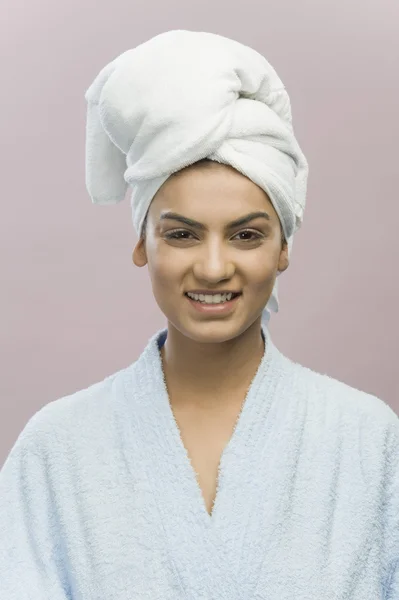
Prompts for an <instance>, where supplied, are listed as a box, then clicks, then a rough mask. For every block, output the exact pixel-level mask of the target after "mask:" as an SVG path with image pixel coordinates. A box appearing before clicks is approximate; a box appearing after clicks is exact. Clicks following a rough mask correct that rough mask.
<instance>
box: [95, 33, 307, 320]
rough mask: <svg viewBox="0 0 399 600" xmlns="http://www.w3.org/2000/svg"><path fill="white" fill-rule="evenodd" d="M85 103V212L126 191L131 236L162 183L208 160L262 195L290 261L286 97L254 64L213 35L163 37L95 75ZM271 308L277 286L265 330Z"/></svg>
mask: <svg viewBox="0 0 399 600" xmlns="http://www.w3.org/2000/svg"><path fill="white" fill-rule="evenodd" d="M85 98H86V100H87V102H88V107H87V131H86V136H87V137H86V186H87V189H88V192H89V195H90V197H91V199H92V201H93V203H96V204H115V203H117V202H120V201H121V200H123V199H124V197H125V195H126V191H127V187H128V185H130V186H131V187H132V193H131V205H132V215H133V224H134V227H135V229H136V231H137V233H138V235H140V234H141V227H142V225H143V222H144V218H145V215H146V213H147V210H148V208H149V206H150V203H151V200H152V199H153V197H154V196H155V194H156V192H157V191H158V190H159V188H160V187H161V186H162V184H163V183H164V182H165V181H166V180H167V179H168V178H169V177H170V175H171V174H172V173H174V172H176V171H179V170H180V169H182V168H183V167H185V166H188V165H190V164H192V163H195V162H196V161H198V160H200V159H202V158H209V159H211V160H214V161H217V162H219V163H224V164H228V165H231V166H232V167H234V168H235V169H237V170H238V171H240V172H241V173H242V174H244V175H246V176H247V177H248V178H249V179H251V180H252V181H253V182H254V183H256V184H257V185H258V186H259V187H261V188H262V189H263V190H264V191H265V192H266V193H267V194H268V196H269V198H270V201H271V202H272V204H273V206H274V208H275V210H276V212H277V214H278V216H279V218H280V221H281V224H282V228H283V231H284V235H285V238H286V240H287V242H288V250H289V255H290V254H291V250H292V243H293V235H294V233H295V232H296V231H297V230H298V228H299V227H300V225H301V224H302V220H303V212H304V208H305V201H306V187H307V177H308V164H307V161H306V158H305V156H304V154H303V153H302V151H301V149H300V147H299V145H298V142H297V140H296V138H295V135H294V132H293V127H292V115H291V103H290V99H289V96H288V93H287V91H286V89H285V87H284V84H283V83H282V81H281V79H280V78H279V77H278V75H277V73H276V71H275V70H274V69H273V67H272V66H271V65H270V64H269V62H268V61H267V60H266V59H265V58H264V57H263V56H262V55H261V54H259V53H258V52H256V51H255V50H253V49H252V48H250V47H248V46H245V45H243V44H240V43H238V42H236V41H234V40H231V39H228V38H225V37H222V36H220V35H216V34H212V33H205V32H196V31H185V30H176V31H168V32H165V33H162V34H160V35H157V36H155V37H154V38H152V39H150V40H149V41H147V42H145V43H143V44H141V45H139V46H137V47H136V48H133V49H131V50H128V51H127V52H124V53H123V54H121V55H120V56H118V57H117V58H116V59H114V60H113V61H112V62H110V63H109V64H108V65H106V66H105V67H104V68H103V69H101V71H100V73H99V74H98V75H97V77H96V78H95V79H94V81H93V83H92V84H91V85H90V87H89V89H88V90H87V92H86V94H85ZM278 307H279V306H278V286H277V280H276V282H275V286H274V288H273V292H272V294H271V297H270V299H269V302H268V303H267V305H266V307H265V310H264V314H263V319H262V320H263V322H264V323H267V321H268V320H269V318H270V310H272V311H274V312H277V311H278Z"/></svg>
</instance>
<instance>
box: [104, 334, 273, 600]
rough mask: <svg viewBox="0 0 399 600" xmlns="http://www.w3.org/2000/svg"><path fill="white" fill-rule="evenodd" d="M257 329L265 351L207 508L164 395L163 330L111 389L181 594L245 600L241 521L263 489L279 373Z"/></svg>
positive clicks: (254, 518)
mask: <svg viewBox="0 0 399 600" xmlns="http://www.w3.org/2000/svg"><path fill="white" fill-rule="evenodd" d="M262 332H263V334H264V340H265V350H264V354H263V357H262V359H261V361H260V364H259V366H258V369H257V371H256V374H255V376H254V377H253V379H252V382H251V384H250V386H249V389H248V391H247V394H246V397H245V401H244V402H243V405H242V409H241V412H240V415H239V417H238V419H237V422H236V426H235V428H234V432H233V435H232V436H231V438H230V441H229V442H228V444H227V446H226V447H225V449H224V451H223V453H222V456H221V459H220V465H219V477H218V487H217V493H216V497H215V502H214V505H213V510H212V513H211V515H210V514H209V513H208V511H207V508H206V504H205V500H204V498H203V495H202V491H201V488H200V485H199V482H198V480H197V477H196V474H195V471H194V469H193V466H192V464H191V461H190V459H189V456H188V453H187V450H186V448H185V446H184V443H183V441H182V437H181V434H180V430H179V427H178V425H177V422H176V420H175V417H174V415H173V411H172V408H171V405H170V401H169V396H168V392H167V386H166V382H165V377H164V372H163V368H162V357H161V353H160V348H161V346H162V344H163V343H164V341H165V339H166V336H167V329H163V330H160V331H158V332H157V333H156V334H155V335H154V336H153V337H152V338H151V340H150V341H149V343H148V344H147V347H146V349H145V350H144V352H143V353H142V354H141V356H140V357H139V358H138V360H137V361H136V362H134V363H133V364H132V365H130V367H128V368H127V369H125V370H124V371H123V374H122V377H121V378H120V380H119V381H118V383H117V388H116V390H115V392H116V394H117V396H118V397H119V395H121V397H123V398H124V402H125V411H126V421H125V422H124V423H123V424H122V429H123V431H124V435H125V436H126V437H125V438H124V443H125V444H126V448H127V449H128V452H127V453H126V460H127V464H128V466H129V469H130V471H131V473H132V476H135V473H136V472H137V469H138V468H140V471H141V472H142V474H143V476H145V479H146V481H147V484H148V485H149V486H150V488H151V489H152V493H153V498H154V502H155V506H156V509H157V514H158V520H159V528H160V532H159V533H160V535H163V536H164V539H165V544H166V548H167V555H168V556H169V558H170V561H171V565H172V566H173V572H174V577H175V579H176V581H178V582H179V584H178V585H179V587H180V592H182V591H183V596H182V597H187V598H194V597H195V598H200V597H201V598H203V597H204V595H203V593H204V589H205V588H206V590H207V591H206V598H207V600H245V599H246V598H248V597H249V596H248V592H249V590H252V589H253V588H254V586H255V584H256V581H252V580H251V581H250V582H246V583H245V585H244V587H243V584H241V586H239V585H238V581H239V579H238V573H239V571H240V568H241V565H242V562H243V561H244V562H245V560H246V555H247V553H248V552H250V546H248V544H251V538H250V537H247V535H246V534H247V531H248V528H250V529H251V530H253V529H256V527H257V526H258V512H257V510H258V509H257V504H258V502H259V495H263V494H265V493H267V485H268V483H267V480H265V478H263V477H261V478H259V477H260V475H259V470H261V469H262V468H263V467H262V461H261V460H260V456H261V455H262V454H263V453H265V452H266V453H267V452H268V451H269V450H268V448H269V444H270V443H271V441H270V440H271V438H270V437H269V436H268V435H267V428H268V427H271V426H272V422H273V418H272V417H270V416H269V413H270V409H271V406H272V403H273V400H274V399H275V398H276V397H277V395H278V394H277V393H276V388H277V386H278V385H279V380H280V378H281V376H282V371H281V369H280V365H281V363H280V358H281V357H282V355H281V354H280V353H279V351H278V350H277V348H276V347H275V346H274V344H273V342H272V340H271V338H270V334H269V332H268V330H267V328H266V327H264V326H263V325H262ZM265 379H267V380H268V381H267V384H265ZM273 414H274V413H273ZM127 415H129V418H127ZM255 481H257V482H258V483H257V485H256V487H255V488H254V485H253V484H254V482H255ZM265 486H266V487H265ZM244 588H245V589H244Z"/></svg>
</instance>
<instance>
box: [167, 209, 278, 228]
mask: <svg viewBox="0 0 399 600" xmlns="http://www.w3.org/2000/svg"><path fill="white" fill-rule="evenodd" d="M260 217H262V218H263V219H267V220H268V221H271V218H270V215H269V214H268V213H267V212H263V211H260V212H251V213H249V214H248V215H245V216H244V217H240V218H239V219H236V220H235V221H231V222H230V223H227V225H226V229H233V227H240V226H241V225H246V224H247V223H249V222H250V221H253V220H254V219H259V218H260ZM160 219H161V221H164V220H166V219H170V220H173V221H180V223H184V224H185V225H189V226H190V227H193V228H194V229H199V230H201V231H206V230H207V229H208V228H207V227H206V225H204V224H203V223H200V222H199V221H194V220H193V219H189V218H188V217H185V216H183V215H179V214H178V213H175V212H163V213H161V217H160Z"/></svg>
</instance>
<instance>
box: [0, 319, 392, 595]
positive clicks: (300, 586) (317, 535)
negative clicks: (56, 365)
mask: <svg viewBox="0 0 399 600" xmlns="http://www.w3.org/2000/svg"><path fill="white" fill-rule="evenodd" d="M166 333H167V332H166V330H161V331H159V332H157V333H156V334H155V335H154V336H153V337H152V338H151V340H150V341H149V343H148V346H147V347H146V349H145V350H144V352H143V353H142V355H141V356H140V357H139V359H138V360H137V361H136V362H135V363H133V364H132V365H130V366H128V367H127V368H126V369H122V370H121V371H119V372H117V373H115V374H113V375H111V376H110V377H108V378H106V379H105V380H104V381H102V382H99V383H96V384H94V385H92V386H90V387H89V388H87V389H85V390H81V391H78V392H76V393H75V394H72V395H70V396H67V397H64V398H61V399H58V400H56V401H54V402H52V403H50V404H48V405H46V406H45V407H44V408H43V409H41V410H40V411H39V412H38V413H36V415H35V416H33V417H32V419H31V420H30V421H29V423H28V424H27V425H26V427H25V429H24V430H23V432H22V433H21V435H20V437H19V438H18V441H17V442H16V444H15V446H14V447H13V449H12V451H11V453H10V455H9V457H8V459H7V461H6V463H5V466H4V468H3V470H2V471H1V475H0V515H1V519H0V598H2V599H3V598H4V600H28V599H29V600H67V599H68V600H133V599H134V600H141V599H143V600H144V599H148V600H158V599H159V600H160V599H162V600H182V599H187V600H252V599H253V600H266V599H267V600H293V599H295V600H388V599H389V600H397V599H398V598H399V566H398V565H399V560H398V559H399V449H398V440H399V426H398V417H397V416H396V415H395V413H394V412H393V411H392V410H391V409H390V408H389V407H388V406H387V405H386V404H385V403H384V402H383V401H382V400H380V399H378V398H376V397H374V396H371V395H369V394H366V393H364V392H361V391H358V390H355V389H353V388H351V387H349V386H347V385H345V384H343V383H340V382H338V381H336V380H333V379H331V378H329V377H327V376H325V375H320V374H317V373H315V372H312V371H310V370H309V369H307V368H305V367H302V366H300V365H298V364H295V363H293V362H291V361H290V360H289V359H288V358H286V357H284V356H283V355H282V354H281V353H280V352H279V351H278V350H277V348H276V347H275V346H274V345H273V343H272V341H271V339H270V335H269V333H268V332H267V330H265V335H266V349H265V354H264V356H263V359H262V361H261V363H260V366H259V368H258V371H257V374H256V376H255V377H254V379H253V381H252V383H251V386H250V389H249V391H248V394H247V397H246V401H245V403H244V406H243V410H242V412H241V415H240V417H239V419H238V422H237V425H236V429H235V431H234V434H233V436H232V438H231V440H230V443H229V444H228V446H227V447H226V449H225V451H224V453H223V456H222V461H221V466H220V479H219V488H218V493H217V497H216V502H215V506H214V510H213V513H212V517H210V516H209V515H208V513H207V511H206V508H205V504H204V501H203V499H202V495H201V493H200V489H199V486H198V484H197V481H196V478H195V474H194V471H193V469H192V467H191V464H190V462H189V459H188V456H187V453H186V451H185V449H184V446H183V443H182V440H181V437H180V434H179V430H178V427H177V424H176V421H175V420H174V417H173V413H172V410H171V407H170V404H169V399H168V395H167V391H166V388H165V384H164V379H163V372H162V361H161V357H160V354H159V346H158V344H159V345H160V344H162V343H163V342H164V339H165V336H166ZM157 342H158V343H157Z"/></svg>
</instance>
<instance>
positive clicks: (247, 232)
mask: <svg viewBox="0 0 399 600" xmlns="http://www.w3.org/2000/svg"><path fill="white" fill-rule="evenodd" d="M244 234H245V235H250V236H252V237H251V238H249V239H248V238H246V239H243V238H241V240H240V241H243V242H247V241H248V242H252V241H254V240H258V239H259V238H261V237H262V235H261V234H260V233H258V232H257V231H252V230H250V229H245V230H244V231H240V233H237V235H244Z"/></svg>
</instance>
